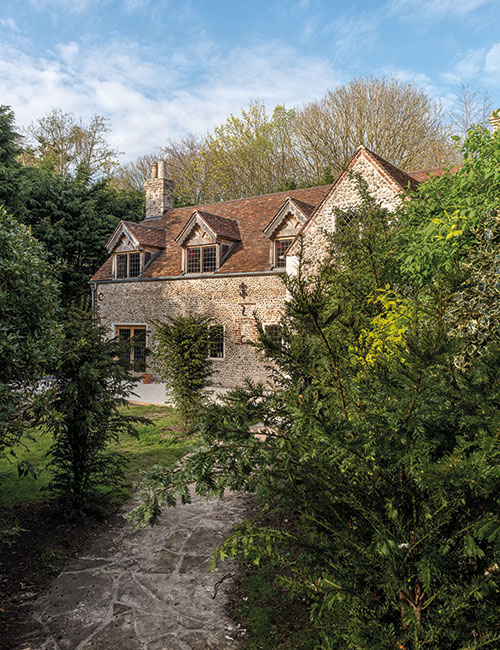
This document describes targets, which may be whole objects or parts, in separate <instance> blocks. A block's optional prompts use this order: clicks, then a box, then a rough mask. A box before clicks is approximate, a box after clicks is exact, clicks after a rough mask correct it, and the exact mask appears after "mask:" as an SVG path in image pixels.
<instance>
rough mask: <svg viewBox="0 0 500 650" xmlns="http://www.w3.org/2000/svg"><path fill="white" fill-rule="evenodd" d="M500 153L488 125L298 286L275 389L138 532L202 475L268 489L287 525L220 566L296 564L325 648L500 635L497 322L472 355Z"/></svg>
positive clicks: (162, 480)
mask: <svg viewBox="0 0 500 650" xmlns="http://www.w3.org/2000/svg"><path fill="white" fill-rule="evenodd" d="M499 146H500V141H499V139H498V135H496V136H491V135H489V134H486V133H485V132H484V131H482V130H478V131H473V132H471V133H470V136H469V140H468V143H467V144H466V148H465V151H464V154H465V161H466V163H465V166H464V170H463V172H458V173H455V174H453V173H451V174H450V175H449V176H448V177H447V178H445V179H443V180H441V181H439V183H441V185H440V187H437V185H436V184H435V183H432V184H431V188H430V190H429V191H428V193H427V190H426V189H425V188H423V189H422V190H421V192H420V194H419V197H418V198H416V199H415V200H414V201H412V202H411V203H410V202H404V203H403V207H402V208H401V210H400V213H399V219H397V220H395V219H394V218H389V216H388V215H387V214H385V213H384V211H383V210H381V209H377V208H376V206H374V205H373V201H372V200H371V199H370V197H368V196H366V194H365V196H364V200H363V205H362V206H361V208H360V210H359V211H357V212H356V213H355V214H354V215H351V214H350V215H349V217H351V219H350V221H349V224H348V225H347V226H346V227H345V228H343V229H342V230H341V231H339V232H338V233H337V234H335V235H334V236H333V237H332V244H333V246H332V250H331V255H330V258H329V259H328V260H327V263H326V264H325V265H324V266H323V268H322V269H321V271H320V274H319V275H318V277H316V278H312V279H311V278H310V277H308V275H307V274H304V273H301V274H299V275H298V276H297V278H295V279H291V280H289V282H288V289H289V292H290V294H291V300H290V302H289V303H288V305H287V310H286V315H285V318H284V321H283V323H282V332H283V343H282V344H281V345H280V346H274V347H268V353H269V354H270V355H271V356H272V358H273V359H274V360H275V370H274V380H275V390H274V392H272V393H267V392H266V391H264V388H263V387H259V386H251V385H249V386H248V387H247V388H246V389H242V390H237V391H233V392H232V393H231V394H230V395H229V396H228V397H227V398H226V399H225V400H224V403H223V404H222V405H212V406H210V408H207V409H206V410H205V413H204V416H203V418H202V422H201V425H200V428H201V431H202V435H203V441H204V448H203V449H202V450H201V451H200V452H198V453H197V454H194V455H193V456H191V457H190V458H188V459H187V460H186V462H185V463H184V465H183V467H176V468H166V469H163V470H161V469H159V468H156V469H155V472H154V473H151V474H150V476H149V477H148V478H147V482H146V484H145V485H146V486H147V489H146V490H145V491H144V495H143V496H144V497H145V501H144V503H143V504H142V506H141V507H139V508H138V509H137V511H136V513H135V514H136V518H137V521H138V523H139V524H141V523H142V524H145V523H146V522H147V521H148V520H150V521H154V520H155V518H156V516H157V515H158V512H159V508H160V506H161V503H162V502H166V503H167V504H168V505H172V504H173V503H175V495H176V494H178V495H179V496H180V497H181V498H182V500H186V499H188V498H189V494H188V487H187V485H188V483H189V481H192V480H193V479H196V480H197V486H196V490H197V491H198V492H200V493H202V494H219V495H220V494H221V493H222V492H223V491H224V489H227V488H231V489H238V490H241V489H245V490H249V491H255V490H258V491H259V493H260V495H261V497H262V498H263V499H264V501H265V503H266V504H267V507H268V508H270V509H274V510H276V511H277V512H278V513H279V514H280V515H281V517H282V518H283V517H286V516H288V515H289V514H291V521H292V522H293V523H292V524H291V525H288V526H285V525H281V524H280V525H276V526H274V527H270V526H263V525H259V524H258V523H249V522H247V523H245V524H243V525H242V526H241V527H240V528H239V529H238V530H236V531H235V532H234V533H233V534H232V535H231V536H230V537H229V538H228V539H227V540H226V542H225V544H224V545H223V547H222V548H221V549H220V550H219V553H218V557H219V558H220V559H223V558H224V557H227V555H235V554H240V553H241V554H242V555H243V556H244V557H246V558H248V559H250V560H253V561H254V562H257V563H260V562H262V561H264V560H266V561H272V562H273V563H276V564H277V565H278V566H280V567H281V581H280V582H281V585H282V586H284V587H285V589H286V590H287V591H288V593H289V594H290V595H291V596H293V597H295V598H299V599H303V600H304V601H305V602H306V603H307V604H308V607H309V610H310V613H311V617H312V621H313V622H314V624H315V627H316V629H317V631H318V633H319V634H320V635H321V637H322V642H321V647H325V648H346V649H347V648H373V649H374V650H378V649H380V650H382V649H385V648H387V649H391V648H394V649H399V650H403V649H404V650H423V649H424V648H436V647H440V648H441V647H442V648H449V649H450V650H466V649H467V650H472V649H473V648H480V647H495V646H498V645H499V643H500V631H499V629H498V616H497V612H498V607H499V605H500V596H499V594H500V572H499V570H498V566H499V560H500V528H499V526H498V494H499V490H500V438H499V434H498V432H499V425H500V411H499V406H498V405H499V403H500V336H499V332H498V328H497V327H493V328H491V331H490V333H489V336H488V337H486V338H483V339H482V341H481V343H482V344H481V346H480V348H478V349H477V350H476V352H475V353H474V354H470V353H469V348H470V346H471V345H474V344H475V343H476V342H477V336H476V331H475V330H474V328H471V327H468V322H469V318H470V313H472V312H474V310H476V312H477V311H479V310H485V311H486V313H485V314H483V315H484V316H486V317H489V316H490V314H489V313H488V310H490V309H491V315H493V316H494V315H495V314H496V310H497V309H498V307H497V300H496V294H497V289H496V284H497V283H498V264H497V259H498V254H497V246H496V245H495V244H496V242H498V241H500V230H499V223H498V211H495V212H493V213H492V212H491V208H492V207H494V206H496V205H497V204H495V201H497V200H498V199H497V198H495V196H494V193H493V192H492V190H491V185H490V184H491V183H493V184H495V183H496V182H497V181H496V178H497V176H496V174H497V170H498V159H497V155H498V149H499ZM471 151H473V152H474V155H470V152H471ZM436 183H438V181H436ZM436 190H439V191H440V194H439V193H438V192H437V191H436ZM444 190H446V192H445V191H444ZM360 192H361V194H363V188H362V187H360ZM469 192H470V193H471V194H469ZM438 195H440V196H441V197H442V204H441V211H440V212H439V210H438V200H437V196H438ZM453 199H455V200H453ZM407 203H408V205H407ZM472 205H475V206H476V207H475V208H474V209H472ZM467 206H470V208H471V209H470V211H467ZM445 210H446V213H445ZM437 213H439V215H438V216H439V219H438V217H437V216H436V215H437ZM371 215H373V219H372V221H370V218H371ZM462 215H464V216H465V217H468V218H469V219H470V223H471V224H473V227H472V226H470V227H469V225H470V224H468V223H463V220H462ZM458 218H460V222H461V223H460V227H459V228H458V227H456V224H457V220H458ZM436 219H438V223H436ZM433 220H434V221H433ZM346 221H347V220H346ZM414 226H416V228H415V227H414ZM429 229H431V230H429ZM436 229H437V230H436ZM457 230H462V231H463V232H462V233H461V234H458V235H452V236H451V237H448V234H449V233H450V232H456V231H457ZM444 233H446V234H444ZM422 237H425V238H426V239H425V241H426V243H427V245H428V251H427V252H426V254H425V255H424V257H425V261H426V263H425V264H422V263H421V262H422V260H421V258H418V257H415V251H416V250H417V248H418V244H417V243H416V242H422ZM413 238H414V239H413ZM457 240H458V241H460V242H462V240H463V242H464V243H463V244H462V243H461V244H460V245H455V243H456V242H457ZM433 248H434V250H432V249H433ZM408 251H411V254H412V255H414V262H412V261H411V260H410V259H408ZM443 259H447V260H449V263H448V264H444V265H443V264H442V260H443ZM401 260H402V261H403V263H404V264H403V265H401V263H400V262H401ZM485 285H486V287H485ZM486 289H487V290H486ZM379 295H382V296H385V298H384V299H383V300H378V299H377V296H379ZM387 296H389V299H387ZM463 304H465V306H466V309H465V311H464V312H462V311H461V306H462V305H463ZM401 305H404V309H403V315H404V317H405V322H404V323H403V324H401V323H400V322H399V323H396V326H394V323H393V322H392V321H391V317H392V313H393V312H394V310H395V309H396V310H400V307H401ZM458 305H460V306H458ZM381 322H383V323H386V324H387V323H389V333H390V334H391V336H390V337H389V341H390V345H389V346H386V347H384V345H377V346H376V350H377V353H376V354H375V355H374V354H373V339H375V340H377V337H380V336H381V337H382V339H383V340H384V341H386V340H387V337H386V334H387V332H386V329H385V328H382V330H381V329H380V323H381ZM394 329H395V331H396V333H397V336H393V335H392V334H393V333H394ZM367 333H368V334H369V335H371V338H370V336H369V337H368V339H367V344H366V345H365V346H364V348H363V335H366V334H367ZM464 357H465V359H466V362H465V363H464V362H461V360H462V359H463V358H464ZM257 423H260V426H261V433H263V434H265V438H264V439H262V438H261V439H257V438H256V437H255V436H254V433H253V430H252V428H251V426H252V425H255V424H257Z"/></svg>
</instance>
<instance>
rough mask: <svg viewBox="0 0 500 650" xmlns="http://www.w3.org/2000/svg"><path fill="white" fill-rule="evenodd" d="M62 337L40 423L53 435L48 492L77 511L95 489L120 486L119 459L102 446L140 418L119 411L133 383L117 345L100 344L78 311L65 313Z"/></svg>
mask: <svg viewBox="0 0 500 650" xmlns="http://www.w3.org/2000/svg"><path fill="white" fill-rule="evenodd" d="M62 334H63V337H62V340H61V343H60V346H59V350H58V363H57V366H56V369H55V371H54V380H53V382H52V385H51V387H50V388H49V389H48V390H47V392H46V395H45V398H46V399H45V408H44V410H43V411H42V412H41V413H40V423H41V424H42V425H45V426H46V428H47V430H48V431H49V432H50V433H52V434H53V436H54V442H53V444H52V445H51V447H50V449H49V452H48V453H49V455H51V457H52V458H51V460H50V463H49V469H50V470H51V472H52V479H51V482H50V484H49V488H50V489H51V490H52V492H53V493H54V494H55V495H56V496H58V497H59V498H61V499H62V500H64V501H67V502H69V505H70V506H71V507H72V508H73V509H76V510H79V509H82V508H85V507H87V506H89V505H90V504H91V500H92V497H95V494H96V489H97V488H98V487H100V486H115V485H117V484H119V483H120V481H121V478H122V475H123V472H122V465H123V463H124V458H123V456H121V455H120V454H118V453H116V452H113V453H112V452H110V451H109V450H108V446H109V444H110V443H111V442H117V441H118V438H119V436H120V434H121V433H129V434H132V435H133V434H134V433H135V428H134V424H135V423H137V422H141V421H144V419H143V418H138V417H134V416H131V415H127V414H125V413H123V412H121V411H120V410H119V406H121V405H122V404H124V403H125V397H126V396H127V395H128V394H129V393H130V392H131V390H132V388H133V386H134V384H135V378H134V377H133V376H132V375H131V367H130V363H129V362H128V361H124V360H123V359H122V358H120V351H121V350H122V347H123V344H122V343H121V342H119V341H117V340H108V339H106V338H105V333H104V330H103V328H101V327H99V326H97V325H96V324H95V323H93V322H92V318H91V316H90V314H89V313H88V311H87V310H86V309H85V308H84V307H76V306H73V307H71V308H70V309H69V310H68V314H67V318H66V320H65V322H64V324H63V328H62ZM122 357H123V355H122Z"/></svg>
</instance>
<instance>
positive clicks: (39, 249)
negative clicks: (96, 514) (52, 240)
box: [0, 207, 58, 456]
mask: <svg viewBox="0 0 500 650" xmlns="http://www.w3.org/2000/svg"><path fill="white" fill-rule="evenodd" d="M0 251H1V254H0V359H1V360H2V363H1V364H0V456H1V455H3V454H5V453H6V452H8V453H12V448H13V446H14V445H15V444H16V443H17V442H18V440H19V438H20V437H21V435H22V434H23V431H24V428H25V426H26V421H29V420H30V409H31V407H32V405H33V400H34V399H35V397H36V392H37V387H38V383H39V381H40V379H41V378H42V377H43V375H44V374H45V373H46V372H47V371H48V369H49V368H50V365H51V363H52V362H53V358H54V354H55V343H56V342H57V338H58V328H57V322H56V320H57V317H58V305H57V291H58V286H57V283H56V281H55V279H54V273H53V270H52V268H51V267H50V265H49V263H48V262H47V255H46V252H45V250H44V248H43V246H42V245H41V244H40V243H39V242H38V241H36V239H34V237H33V236H32V235H31V232H30V230H29V229H28V228H26V226H23V225H22V224H19V223H18V222H17V221H16V220H15V219H13V218H12V217H10V216H8V215H7V214H6V212H5V210H4V209H3V208H2V207H0Z"/></svg>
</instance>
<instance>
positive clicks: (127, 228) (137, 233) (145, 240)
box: [106, 221, 165, 253]
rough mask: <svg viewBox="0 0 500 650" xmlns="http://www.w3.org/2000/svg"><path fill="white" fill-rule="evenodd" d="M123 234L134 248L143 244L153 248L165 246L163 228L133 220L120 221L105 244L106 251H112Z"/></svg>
mask: <svg viewBox="0 0 500 650" xmlns="http://www.w3.org/2000/svg"><path fill="white" fill-rule="evenodd" d="M123 236H125V237H126V238H127V239H128V240H129V242H130V245H131V247H132V248H133V249H134V250H139V248H141V247H143V246H148V247H153V248H163V247H164V246H165V230H164V229H163V228H154V227H151V226H147V225H143V224H142V223H135V222H134V221H120V223H119V224H118V225H117V226H116V228H115V231H114V233H113V234H112V235H111V237H110V238H109V240H108V242H107V244H106V248H107V250H108V253H112V252H113V250H114V248H115V246H116V244H117V243H118V242H119V241H120V239H121V238H122V237H123Z"/></svg>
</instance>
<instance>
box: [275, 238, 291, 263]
mask: <svg viewBox="0 0 500 650" xmlns="http://www.w3.org/2000/svg"><path fill="white" fill-rule="evenodd" d="M291 243H292V240H291V239H278V240H277V241H276V248H275V266H276V268H278V269H284V268H286V252H287V250H288V249H289V248H290V245H291Z"/></svg>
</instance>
